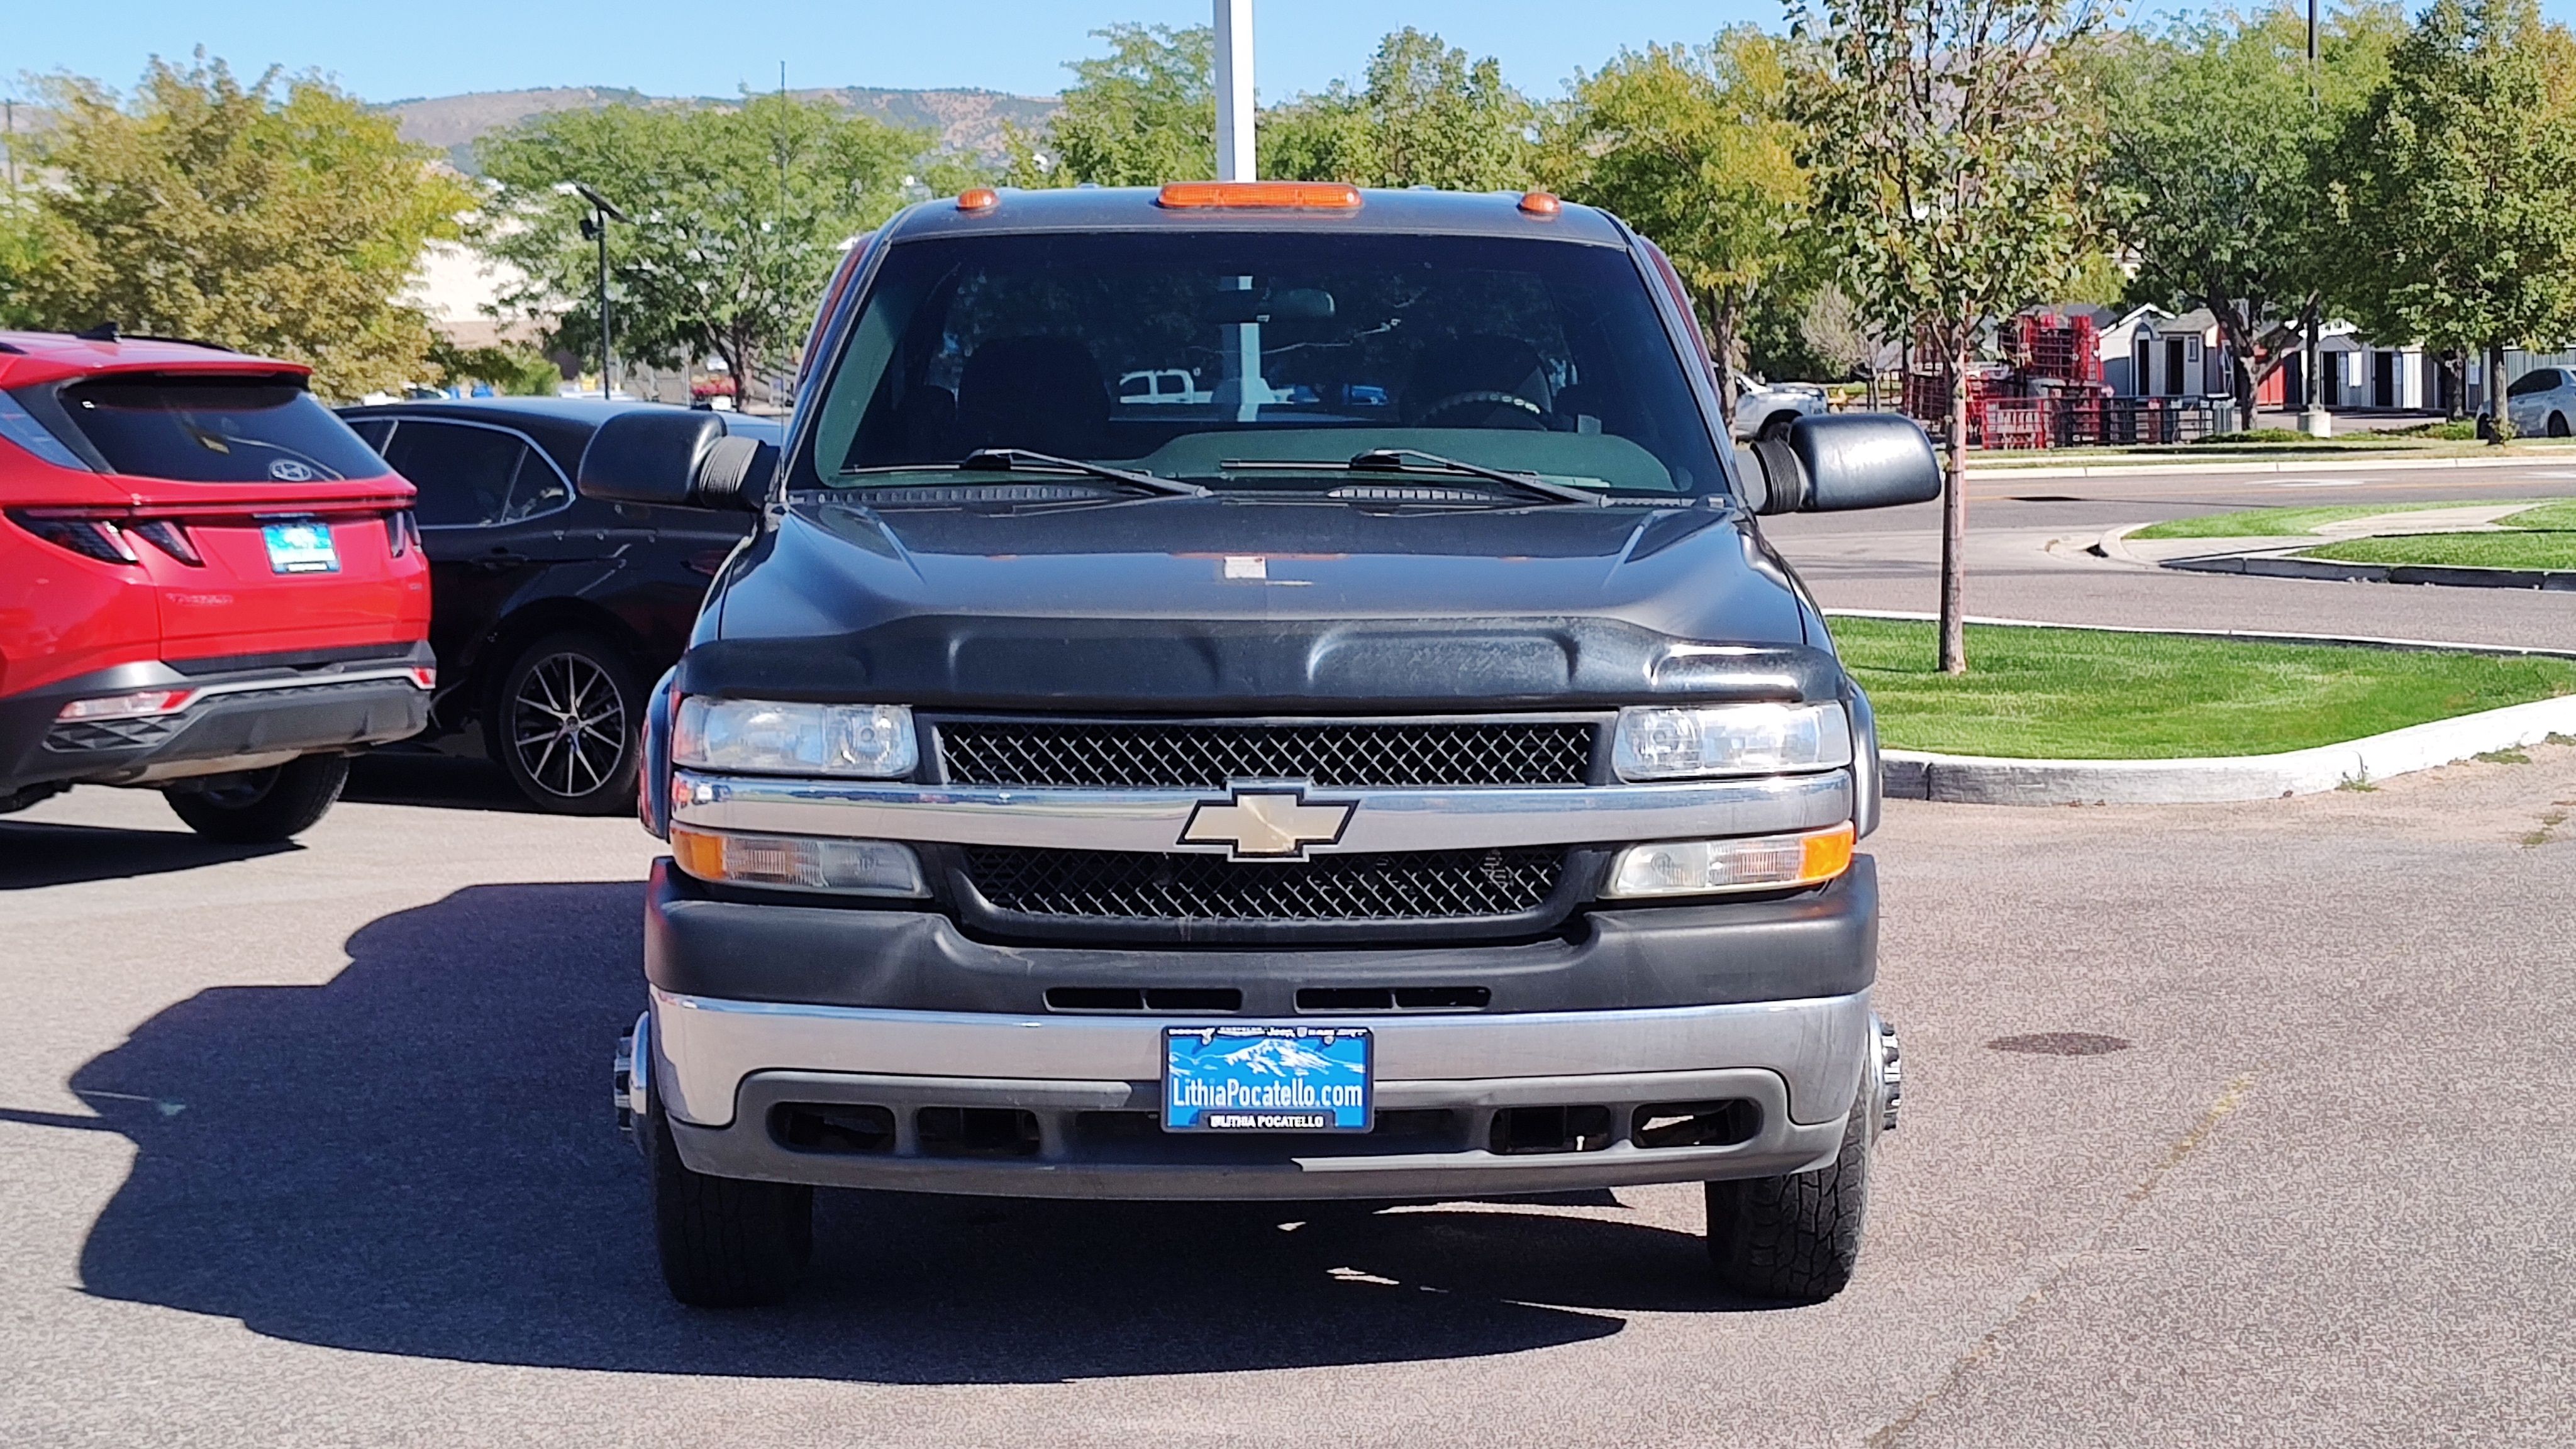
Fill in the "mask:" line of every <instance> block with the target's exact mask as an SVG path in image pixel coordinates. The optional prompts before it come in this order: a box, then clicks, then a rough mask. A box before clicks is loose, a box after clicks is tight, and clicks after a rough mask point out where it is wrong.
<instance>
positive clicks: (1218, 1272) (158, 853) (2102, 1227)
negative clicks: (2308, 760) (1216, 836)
mask: <svg viewBox="0 0 2576 1449" xmlns="http://www.w3.org/2000/svg"><path fill="white" fill-rule="evenodd" d="M2142 485H2144V486H2142ZM1978 486H1979V491H1980V494H1981V495H1984V494H1997V495H1999V496H1994V497H1987V496H1980V497H1979V499H1978V500H1977V503H1978V506H1977V509H1976V511H1975V513H1974V515H1973V521H1974V526H1975V527H1976V529H1977V530H1978V533H1979V539H1978V545H1977V547H1978V555H1977V557H1978V560H1979V562H1978V570H1979V572H1978V573H1977V574H1976V575H1975V576H1973V577H1972V579H1971V588H1972V593H1971V601H1972V608H1973V609H1974V610H1975V611H1976V612H1979V613H1991V614H1998V615H2012V616H2016V617H2043V618H2053V619H2067V620H2086V621H2102V622H2120V623H2139V622H2185V623H2193V624H2218V625H2233V626H2237V627H2248V626H2260V627H2276V628H2287V629H2315V630H2342V631H2350V632H2371V633H2389V634H2408V635H2413V636H2417V637H2439V638H2450V639H2490V638H2491V639H2494V640H2496V641H2497V642H2519V643H2551V644H2556V645H2559V646H2561V647H2565V646H2568V645H2571V644H2576V623H2571V622H2570V619H2571V617H2576V616H2570V615H2569V614H2568V613H2567V605H2566V603H2565V601H2564V600H2562V599H2558V598H2555V597H2554V596H2553V597H2548V598H2544V597H2542V596H2539V595H2536V594H2535V595H2530V596H2522V595H2518V594H2511V593H2504V592H2498V591H2485V590H2443V589H2430V588H2426V589H2410V590H2396V589H2383V588H2377V587H2374V586H2365V585H2340V584H2310V583H2303V582H2291V581H2281V580H2264V579H2220V578H2212V577H2207V576H2183V575H2165V574H2161V573H2151V572H2146V571H2141V570H2135V569H2128V570H2122V569H2120V568H2117V567H2116V566H2113V565H2108V564H2104V563H2101V562H2099V561H2093V560H2083V561H2078V560H2073V559H2064V558H2060V557H2055V556H2051V555H2050V554H2048V553H2047V552H2045V551H2044V550H2043V549H2042V548H2041V547H2040V546H2039V544H2044V543H2045V541H2046V539H2045V537H2039V536H2041V535H2047V536H2059V535H2063V536H2064V537H2067V538H2072V539H2079V540H2084V541H2089V539H2090V537H2091V536H2093V535H2096V534H2098V533H2099V531H2100V530H2101V529H2102V528H2105V527H2110V526H2114V525H2116V524H2119V523H2127V522H2144V521H2147V520H2149V519H2153V518H2159V517H2166V516H2173V515H2174V514H2175V513H2177V512H2182V511H2190V510H2191V509H2199V508H2211V507H2219V506H2242V505H2244V504H2246V503H2249V502H2264V501H2275V500H2281V499H2298V500H2299V501H2339V500H2341V499H2342V498H2343V496H2344V495H2345V494H2346V493H2358V494H2361V495H2362V496H2367V497H2370V498H2374V499H2375V498H2380V497H2387V498H2391V499H2402V498H2411V497H2418V496H2424V497H2444V496H2450V497H2483V496H2511V495H2510V494H2509V493H2508V492H2507V490H2508V489H2515V490H2521V489H2528V490H2530V491H2531V492H2532V493H2534V494H2536V495H2537V494H2545V493H2548V492H2551V491H2566V485H2565V483H2563V482H2560V481H2558V480H2551V479H2547V478H2545V477H2534V476H2530V475H2521V476H2515V477H2509V478H2508V477H2499V476H2495V470H2462V471H2461V472H2459V473H2451V472H2440V473H2434V474H2419V475H2406V474H2391V475H2389V477H2388V478H2387V479H2385V480H2370V481H2367V482H2364V481H2361V480H2339V483H2338V487H2337V488H2336V489H2331V490H2329V489H2317V490H2305V489H2302V490H2296V491H2288V490H2286V488H2285V485H2284V484H2282V483H2280V482H2279V481H2277V480H2276V479H2275V478H2273V477H2269V476H2267V477H2265V478H2264V479H2262V480H2261V481H2255V482H2248V481H2244V480H2212V479H2189V478H2185V479H2171V478H2166V479H2159V480H2152V481H2150V480H2118V481H2116V482H2109V483H2106V482H2105V481H2104V480H2099V479H2095V480H2071V481H2070V480H2062V479H2052V480H2048V481H2047V482H2046V483H2045V484H2044V485H2042V484H2033V485H2028V486H2021V485H2012V486H2011V491H2012V492H2013V493H2019V494H2024V495H2040V494H2049V495H2060V496H2068V497H2082V498H2084V499H2086V500H2087V501H2084V502H2080V503H2054V502H2051V503H2032V502H2012V501H2009V495H2006V494H2004V493H2003V490H2004V488H2005V487H2006V486H2008V485H2006V484H2003V483H2000V482H1998V481H1997V480H1995V479H1992V478H1990V477H1989V478H1981V479H1980V480H1979V485H1978ZM2185 505H2187V506H2185ZM1934 523H1935V519H1934V515H1933V514H1932V512H1931V511H1930V510H1929V509H1911V510H1901V511H1897V512H1893V513H1890V514H1887V515H1857V516H1850V517H1847V518H1842V519H1803V518H1802V519H1794V520H1782V521H1775V522H1774V523H1773V524H1770V525H1766V526H1768V527H1771V528H1772V529H1773V531H1774V533H1775V536H1776V537H1779V538H1781V539H1782V540H1783V541H1784V543H1785V545H1786V546H1787V547H1788V549H1789V550H1790V552H1791V553H1792V554H1793V556H1794V557H1796V558H1797V559H1798V561H1799V563H1800V565H1801V567H1802V570H1803V571H1804V572H1805V573H1806V575H1807V577H1809V579H1810V580H1811V581H1813V582H1814V583H1815V585H1816V587H1817V588H1818V589H1819V591H1820V592H1821V593H1823V595H1824V597H1825V599H1826V601H1827V602H1828V604H1829V605H1834V606H1842V607H1876V608H1912V609H1923V608H1929V607H1930V606H1931V604H1932V595H1931V592H1930V588H1929V586H1928V582H1927V580H1928V578H1929V577H1930V575H1927V574H1926V573H1925V571H1924V562H1923V561H1924V560H1925V559H1927V558H1930V557H1936V556H1937V539H1936V538H1935V536H1934V535H1933V533H1932V528H1933V526H1934ZM2034 537H2039V543H2038V544H2033V543H2031V542H2030V540H2031V539H2032V538H2034ZM1927 550H1929V552H1927ZM479 769H480V767H479V766H476V765H473V764H471V763H464V762H444V761H437V760H425V759H414V760H398V759H395V760H377V761H372V762H369V763H368V764H367V765H366V767H365V768H364V769H362V770H361V772H360V775H359V777H358V780H357V783H356V784H355V785H354V786H353V788H352V792H351V796H350V799H349V800H348V801H347V802H345V803H343V804H342V805H341V806H340V807H339V808H338V809H337V810H336V811H335V812H334V813H333V814H332V815H331V816H330V817H329V818H328V819H327V820H325V821H324V823H323V824H322V825H321V826H320V827H319V828H317V829H315V830H313V831H312V832H310V833H309V834H308V835H307V836H306V837H305V839H304V840H303V842H302V844H301V845H300V846H299V847H282V848H273V849H265V850H244V849H232V848H225V847H219V846H213V845H209V844H207V843H205V842H203V841H201V840H199V839H197V838H195V837H192V836H190V835H188V834H186V833H185V832H184V831H182V830H181V829H180V828H179V827H178V824H177V822H176V821H175V820H174V819H173V818H171V817H170V815H169V814H168V812H167V810H166V809H165V808H164V807H163V805H162V804H161V802H160V801H159V800H157V799H155V798H153V797H152V796H151V795H149V794H147V793H141V792H119V791H111V790H103V789H97V788H85V789H82V790H78V791H75V792H73V793H72V794H70V795H67V796H64V797H61V798H59V799H56V800H53V801H50V802H47V803H46V804H44V805H41V806H38V807H37V808H35V809H33V810H30V811H28V812H25V813H24V814H21V815H16V816H12V817H9V818H8V819H7V820H5V821H0V903H5V904H0V910H5V911H6V912H7V916H6V919H7V921H8V925H9V930H8V933H7V937H6V939H7V941H8V949H7V951H6V952H5V953H0V984H5V987H6V989H7V991H8V993H9V999H10V1000H11V1001H12V1003H13V1010H12V1012H11V1013H10V1023H11V1031H10V1044H11V1047H12V1050H11V1051H9V1052H8V1053H7V1054H6V1055H5V1057H0V1215H5V1221H7V1222H8V1223H9V1224H10V1225H11V1227H12V1234H11V1238H12V1241H11V1245H10V1250H9V1252H8V1253H7V1254H5V1255H0V1362H5V1363H7V1364H9V1365H10V1371H9V1372H8V1373H6V1374H0V1441H5V1442H9V1443H29V1444H58V1443H72V1442H99V1443H127V1442H143V1441H147V1440H149V1441H183V1442H187V1443H191V1444H207V1445H225V1444H239V1445H262V1446H265V1445H303V1444H315V1445H319V1444H337V1443H346V1442H353V1441H365V1442H383V1443H419V1444H478V1443H532V1442H615V1443H627V1444H639V1445H645V1444H688V1443H705V1442H717V1441H721V1442H725V1443H733V1444H753V1443H762V1444H767V1443H780V1444H802V1443H845V1442H868V1443H883V1444H913V1443H922V1444H928V1443H940V1444H968V1443H989V1444H1028V1443H1041V1442H1043V1443H1061V1444H1135V1443H1155V1444H1164V1443H1171V1444H1231V1443H1265V1444H1266V1443H1305V1444H1319V1445H1320V1444H1334V1445H1349V1444H1387V1445H1398V1444H1401V1445H1420V1444H1440V1443H1463V1442H1474V1443H1481V1444H1496V1445H1500V1444H1530V1445H1551V1446H1553V1445H1572V1444H1603V1445H1611V1444H1618V1445H1629V1444H1685V1443H1688V1444H1706V1443H1721V1442H1723V1443H1783V1444H1810V1443H1812V1444H1869V1445H1873V1446H1876V1445H1890V1444H1905V1445H1970V1444H2050V1445H2093V1444H2098V1445H2135V1444H2148V1443H2156V1444H2165V1443H2173V1444H2183V1443H2200V1444H2224V1445H2251V1444H2266V1445H2268V1444H2283V1445H2288V1444H2317V1445H2348V1444H2357V1443H2407V1444H2463V1445H2467V1444H2475V1445H2482V1446H2483V1445H2504V1444H2534V1445H2537V1444H2556V1443H2559V1442H2561V1431H2562V1429H2563V1424H2564V1419H2565V1412H2566V1405H2567V1404H2569V1403H2570V1402H2576V1351H2571V1350H2576V1334H2571V1332H2570V1330H2569V1329H2568V1327H2567V1325H2566V1319H2565V1314H2564V1304H2565V1303H2566V1301H2567V1300H2568V1299H2569V1297H2570V1295H2571V1294H2576V1254H2571V1252H2570V1251H2569V1249H2568V1247H2567V1244H2568V1242H2569V1241H2571V1239H2576V1130H2571V1129H2576V1107H2571V1105H2570V1102H2569V1098H2568V1094H2567V1093H2565V1092H2564V1091H2563V1090H2560V1088H2559V1084H2560V1083H2562V1082H2564V1081H2565V1080H2567V1079H2568V1077H2569V1076H2570V1074H2571V1072H2576V1045H2571V1043H2570V1040H2569V1038H2568V1035H2567V1033H2566V1032H2564V1031H2563V1030H2561V1029H2560V1028H2559V1021H2560V1018H2561V1017H2563V1015H2564V1006H2565V1002H2566V1000H2567V998H2568V996H2569V993H2570V991H2571V988H2576V963H2571V958H2570V956H2569V953H2568V952H2567V949H2566V940H2567V938H2568V936H2569V934H2570V931H2571V928H2576V915H2572V914H2571V907H2570V905H2569V902H2570V901H2576V845H2571V844H2570V843H2568V841H2567V840H2565V839H2562V837H2564V836H2567V835H2569V834H2570V830H2569V827H2568V826H2567V825H2565V824H2564V823H2559V822H2563V821H2564V820H2565V819H2566V817H2567V815H2568V814H2569V813H2570V812H2571V810H2576V748H2560V747H2543V748H2537V749H2535V750H2533V751H2532V752H2531V757H2530V763H2527V764H2509V763H2468V764H2462V765H2458V766H2453V767H2450V768H2447V769H2443V770H2438V771H2433V772H2430V773H2427V774H2423V775H2415V776H2408V777H2403V778H2399V779H2396V780H2392V781H2389V782H2387V783H2385V784H2384V785H2382V786H2381V787H2379V788H2378V789H2376V790H2375V791H2371V792H2366V793H2363V792H2337V793H2332V794H2327V795H2322V796H2312V797H2304V798H2300V799H2294V800H2285V801H2272V802H2261V803H2256V804H2249V805H2240V806H2205V807H2142V808H2113V809H2099V808H2097V809H2082V810H2048V811H2037V810H2012V809H2000V808H1989V807H1976V806H1942V805H1925V804H1916V803H1911V802H1903V801H1898V802H1891V804H1890V806H1889V810H1888V819H1887V823H1886V825H1885V827H1884V828H1883V829H1882V831H1881V832H1880V833H1879V834H1878V835H1877V836H1876V837H1875V838H1873V839H1872V840H1871V841H1870V842H1869V843H1868V844H1869V848H1870V849H1872V850H1873V851H1874V852H1875V853H1876V854H1877V856H1878V858H1879V861H1880V869H1881V873H1882V877H1883V881H1884V886H1885V892H1886V917H1885V927H1884V936H1883V940H1882V955H1881V968H1880V987H1879V995H1880V1000H1881V1005H1882V1007H1883V1008H1884V1009H1885V1010H1886V1011H1887V1013H1888V1014H1889V1015H1890V1016H1891V1017H1892V1018H1893V1019H1894V1020H1896V1021H1897V1022H1898V1023H1899V1025H1900V1026H1901V1027H1902V1029H1903V1033H1904V1044H1905V1065H1906V1087H1907V1092H1906V1107H1905V1112H1906V1115H1905V1121H1904V1125H1903V1127H1902V1129H1901V1130H1900V1131H1898V1132H1897V1133H1896V1134H1894V1135H1893V1136H1892V1137H1890V1138H1888V1139H1887V1140H1886V1141H1885V1143H1884V1144H1883V1151H1882V1153H1881V1155H1880V1157H1879V1158H1878V1161H1877V1167H1876V1169H1875V1172H1874V1179H1875V1180H1874V1181H1873V1183H1872V1192H1871V1213H1870V1223H1869V1236H1868V1242H1867V1248H1866V1251H1865V1253H1864V1256H1863V1260H1862V1264H1861V1269H1860V1274H1859V1278H1858V1280H1857V1281H1856V1282H1855V1284H1854V1285H1853V1287H1852V1288H1851V1289H1850V1290H1849V1291H1847V1292H1846V1293H1844V1294H1843V1295H1842V1296H1841V1297H1839V1298H1837V1299H1835V1300H1834V1301H1832V1302H1830V1303H1828V1304H1826V1305H1824V1306H1822V1307H1818V1308H1813V1309H1799V1310H1764V1309H1760V1308H1757V1307H1755V1306H1752V1305H1747V1304H1743V1303H1737V1302H1732V1301H1728V1300H1726V1299H1724V1298H1722V1297H1720V1296H1718V1295H1717V1294H1716V1293H1715V1292H1714V1290H1712V1289H1711V1288H1710V1287H1709V1286H1708V1269H1707V1264H1706V1259H1705V1256H1704V1254H1703V1252H1702V1249H1701V1243H1700V1239H1699V1237H1698V1231H1699V1227H1700V1217H1701V1208H1700V1202H1699V1194H1698V1191H1697V1190H1696V1189H1695V1188H1688V1187H1659V1188H1647V1189H1632V1190H1620V1191H1618V1192H1615V1193H1588V1194H1579V1195H1570V1196H1567V1197H1564V1198H1562V1199H1556V1200H1546V1201H1536V1202H1532V1201H1515V1202H1470V1203H1446V1204H1438V1205H1409V1206H1397V1207H1385V1208H1370V1207H1365V1206H1344V1207H1328V1206H1323V1205H1308V1206H1285V1207H1279V1208H1270V1209H1262V1208H1215V1207H1192V1206H1171V1205H1082V1204H1051V1203H1022V1202H1005V1201H987V1200H974V1199H928V1198H922V1199H908V1198H901V1197H892V1196H877V1197H871V1196H862V1195H857V1194H848V1193H826V1194H824V1195H823V1202H822V1206H821V1210H820V1213H819V1221H818V1236H819V1242H820V1246H819V1248H818V1259H819V1261H818V1271H817V1273H816V1276H815V1281H814V1282H813V1284H812V1285H811V1286H810V1288H809V1290H808V1291H807V1292H806V1293H805V1294H804V1295H803V1296H802V1297H801V1298H800V1299H799V1300H798V1301H796V1302H795V1303H794V1304H792V1305H790V1306H788V1307H787V1308H784V1309H780V1310H771V1311H756V1312H749V1313H742V1314H735V1315H711V1314H704V1313H696V1312H690V1311H686V1310H682V1309H680V1308H677V1307H675V1306H674V1305H673V1304H672V1303H671V1302H670V1301H669V1300H668V1298H667V1297H666V1296H665V1295H664V1293H663V1290H662V1287H661V1284H660V1282H659V1281H658V1278H657V1275H656V1273H655V1270H654V1266H653V1258H652V1245H651V1241H650V1235H649V1228H648V1225H647V1219H646V1216H645V1204H644V1201H643V1193H642V1174H641V1171H640V1168H639V1164H638V1163H637V1160H636V1157H635V1154H634V1152H633V1150H632V1148H631V1147H630V1146H629V1144H628V1143H627V1142H626V1141H625V1140H623V1139H622V1138H621V1137H620V1136H619V1135H618V1134H617V1132H616V1130H615V1128H614V1126H613V1124H612V1119H611V1112H610V1108H609V1103H608V1072H607V1065H608V1055H609V1049H610V1047H611V1045H612V1044H613V1043H614V1041H615V1039H616V1038H617V1036H618V1034H619V1033H620V1032H621V1031H622V1030H623V1029H624V1028H625V1027H626V1025H627V1023H628V1022H630V1021H631V1020H632V1018H633V1016H634V1014H635V1012H636V1010H637V1008H638V1005H639V1000H640V995H641V991H640V981H639V979H638V975H637V968H636V961H637V953H638V951H639V948H640V946H639V935H640V921H639V900H640V890H639V887H638V885H637V881H638V879H639V877H640V875H641V873H642V871H643V869H644V866H645V864H646V862H647V861H648V860H649V859H650V858H651V856H652V855H653V854H654V851H655V846H656V843H655V842H653V841H652V840H650V839H649V838H647V837H646V836H645V835H643V833H642V832H640V831H639V830H637V829H636V828H635V826H634V825H633V824H632V823H631V822H629V821H625V820H619V819H606V820H564V819H555V818H549V817H545V816H539V815H533V814H525V813H518V812H516V811H514V810H512V809H510V808H508V806H507V802H508V800H509V797H508V795H507V794H506V792H505V791H503V790H501V789H498V788H496V787H495V786H494V785H493V783H492V782H491V780H490V779H489V778H488V777H486V776H484V775H482V774H481V773H479Z"/></svg>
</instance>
